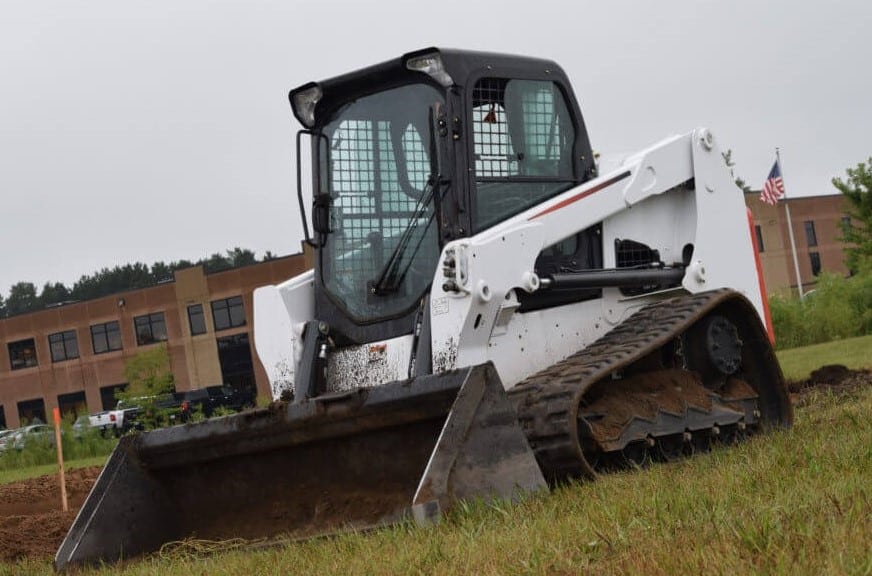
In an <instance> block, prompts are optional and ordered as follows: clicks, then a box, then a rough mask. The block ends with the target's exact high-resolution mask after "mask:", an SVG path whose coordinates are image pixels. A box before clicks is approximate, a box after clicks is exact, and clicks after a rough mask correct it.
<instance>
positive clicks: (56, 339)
mask: <svg viewBox="0 0 872 576" xmlns="http://www.w3.org/2000/svg"><path fill="white" fill-rule="evenodd" d="M48 346H49V348H51V361H52V362H63V361H64V360H72V359H74V358H78V357H79V341H78V339H77V338H76V331H75V330H67V331H65V332H55V333H54V334H49V335H48Z"/></svg>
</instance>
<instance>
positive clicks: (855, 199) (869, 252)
mask: <svg viewBox="0 0 872 576" xmlns="http://www.w3.org/2000/svg"><path fill="white" fill-rule="evenodd" d="M846 172H847V174H848V176H847V178H845V180H842V179H841V178H833V186H835V187H836V189H837V190H838V191H839V192H841V193H842V194H843V195H844V196H845V198H847V199H848V202H849V204H850V206H849V208H848V216H849V219H848V221H847V222H844V223H843V225H842V240H844V241H845V242H847V243H848V244H849V246H847V247H846V248H845V263H846V264H847V265H848V268H849V269H850V270H851V271H852V272H858V271H860V270H872V156H870V157H869V160H867V161H866V162H860V163H859V164H857V166H856V168H848V169H847V171H846Z"/></svg>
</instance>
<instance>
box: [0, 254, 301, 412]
mask: <svg viewBox="0 0 872 576" xmlns="http://www.w3.org/2000/svg"><path fill="white" fill-rule="evenodd" d="M309 267H311V261H310V260H309V258H308V257H307V256H304V255H303V254H297V255H293V256H287V257H284V258H277V259H275V260H270V261H267V262H262V263H258V264H253V265H250V266H244V267H241V268H235V269H232V270H227V271H223V272H216V273H212V274H206V273H204V271H203V268H202V266H195V267H193V268H187V269H184V270H180V271H177V272H176V273H175V275H174V279H173V280H171V281H168V282H165V283H162V284H159V285H157V286H152V287H149V288H144V289H140V290H130V291H126V292H121V293H118V294H113V295H111V296H105V297H102V298H97V299H94V300H88V301H84V302H75V303H70V304H65V305H62V306H56V307H52V308H48V309H45V310H39V311H37V312H31V313H28V314H22V315H18V316H13V317H11V318H5V319H0V342H2V345H0V429H2V428H6V427H9V428H15V427H18V426H19V425H21V423H22V422H24V421H32V420H33V419H34V418H39V419H41V420H42V421H44V422H46V421H47V419H46V415H48V414H51V412H52V409H53V408H55V407H59V408H60V409H61V411H62V412H64V413H70V412H73V413H76V414H79V415H81V414H86V413H94V412H98V411H100V410H105V409H107V408H110V407H114V405H115V399H114V392H115V390H116V389H117V388H118V387H119V386H122V385H124V383H125V381H124V375H123V369H124V362H125V360H126V359H127V358H129V357H131V356H133V355H135V354H136V353H137V352H139V351H141V350H145V349H148V348H149V347H152V346H154V345H155V344H157V343H161V342H165V343H166V345H167V349H168V351H169V353H170V362H171V365H172V371H173V375H174V376H175V385H176V390H179V391H184V390H193V389H197V388H203V387H205V386H210V385H214V384H222V383H223V384H227V385H232V386H235V387H239V388H249V387H256V389H257V393H258V394H259V395H269V383H268V381H267V377H266V373H265V372H264V370H263V367H262V366H261V365H260V362H259V361H258V360H257V355H256V354H254V352H253V349H252V344H253V337H252V324H253V322H252V318H253V308H252V293H253V291H254V289H255V288H257V287H258V286H263V285H267V284H277V283H279V282H283V281H284V280H287V279H288V278H290V277H292V276H295V275H297V274H299V273H300V272H303V271H304V270H306V269H308V268H309Z"/></svg>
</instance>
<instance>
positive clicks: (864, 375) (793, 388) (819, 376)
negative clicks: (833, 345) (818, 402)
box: [787, 364, 872, 394]
mask: <svg viewBox="0 0 872 576" xmlns="http://www.w3.org/2000/svg"><path fill="white" fill-rule="evenodd" d="M869 384H872V371H869V370H851V369H850V368H848V367H846V366H843V365H842V364H828V365H826V366H821V367H820V368H818V369H817V370H815V371H814V372H812V373H811V374H810V375H809V377H808V378H807V379H806V380H799V381H791V382H788V383H787V385H788V388H789V390H790V392H792V393H794V394H801V393H803V392H808V391H809V390H816V389H821V388H825V389H830V390H832V391H834V392H839V391H850V390H854V389H856V388H861V387H863V386H868V385H869Z"/></svg>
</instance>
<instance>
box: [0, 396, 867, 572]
mask: <svg viewBox="0 0 872 576" xmlns="http://www.w3.org/2000/svg"><path fill="white" fill-rule="evenodd" d="M815 394H816V396H815V398H814V401H813V402H811V403H810V404H806V407H804V408H802V409H800V410H798V412H797V421H796V425H795V427H794V428H792V429H791V430H781V431H777V432H774V433H771V434H768V435H766V436H759V437H756V438H754V439H752V440H751V441H749V442H746V443H744V444H742V445H739V446H736V447H732V448H721V449H717V450H715V451H713V452H711V453H709V454H704V455H699V456H697V457H695V458H692V459H689V460H685V461H681V462H678V463H674V464H668V465H655V466H653V467H652V468H651V469H649V470H646V471H644V472H626V473H619V474H612V475H607V476H603V477H601V478H600V479H599V480H598V481H597V482H589V483H580V484H570V485H567V486H564V487H561V488H559V489H557V490H555V491H553V492H552V493H550V494H539V495H536V496H533V497H530V498H528V499H527V500H525V501H523V502H521V503H519V504H514V505H512V504H509V503H505V502H498V503H492V504H483V503H477V504H471V505H461V506H459V507H457V509H456V510H455V511H454V512H452V513H451V514H450V515H449V516H448V517H447V518H446V519H445V521H443V522H442V523H441V524H439V525H437V526H435V527H432V528H428V529H423V528H417V527H414V526H410V525H400V526H396V527H392V528H389V529H384V530H380V531H377V532H374V533H370V534H362V535H361V534H348V535H342V536H338V537H334V538H327V539H321V540H314V541H309V542H306V543H302V544H293V545H288V546H285V547H280V548H273V549H264V550H258V551H237V552H228V553H224V554H218V555H214V556H205V557H198V556H194V555H185V554H181V553H176V554H175V555H173V556H171V557H167V558H161V557H159V556H155V557H151V558H148V559H145V560H143V561H140V562H135V563H131V564H129V565H127V566H125V567H123V568H119V567H106V568H103V569H96V570H91V571H84V572H83V573H84V574H92V575H93V574H99V575H109V574H129V575H133V574H153V575H169V574H210V575H213V574H278V573H294V574H318V575H322V574H324V575H329V574H337V575H343V576H345V575H347V574H509V575H512V574H577V573H592V574H627V573H631V574H685V573H687V574H690V573H708V574H789V575H790V576H794V575H796V574H870V573H872V552H870V547H869V542H872V514H870V510H872V484H870V483H869V478H872V419H870V418H869V414H870V413H872V389H865V390H863V391H861V392H858V393H857V394H856V395H855V397H848V398H846V397H836V396H833V395H830V394H826V393H815ZM3 573H8V574H12V573H15V574H27V573H30V574H50V573H51V568H50V565H49V563H48V562H47V561H42V562H34V561H28V562H24V563H19V564H15V565H0V574H3Z"/></svg>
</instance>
